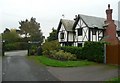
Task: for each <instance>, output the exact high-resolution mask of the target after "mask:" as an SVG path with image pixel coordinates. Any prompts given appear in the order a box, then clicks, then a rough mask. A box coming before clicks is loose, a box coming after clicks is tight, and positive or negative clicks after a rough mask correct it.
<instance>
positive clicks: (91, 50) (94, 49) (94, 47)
mask: <svg viewBox="0 0 120 83" xmlns="http://www.w3.org/2000/svg"><path fill="white" fill-rule="evenodd" d="M82 58H83V59H87V60H90V61H95V62H103V60H104V42H85V44H84V47H83V49H82Z"/></svg>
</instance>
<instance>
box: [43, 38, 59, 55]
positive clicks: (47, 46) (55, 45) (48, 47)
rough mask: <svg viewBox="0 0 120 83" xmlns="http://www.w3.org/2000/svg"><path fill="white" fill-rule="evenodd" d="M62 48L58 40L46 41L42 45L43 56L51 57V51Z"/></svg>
mask: <svg viewBox="0 0 120 83" xmlns="http://www.w3.org/2000/svg"><path fill="white" fill-rule="evenodd" d="M59 48H60V44H59V42H58V41H57V40H55V41H50V42H48V41H46V42H45V43H44V44H43V45H42V50H43V54H44V55H48V56H49V55H50V54H51V51H53V50H57V51H58V50H59Z"/></svg>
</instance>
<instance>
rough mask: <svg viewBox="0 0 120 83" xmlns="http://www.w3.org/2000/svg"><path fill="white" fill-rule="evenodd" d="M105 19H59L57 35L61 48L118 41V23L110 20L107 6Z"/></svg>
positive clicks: (81, 16) (77, 16)
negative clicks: (93, 42)
mask: <svg viewBox="0 0 120 83" xmlns="http://www.w3.org/2000/svg"><path fill="white" fill-rule="evenodd" d="M106 16H107V18H106V19H105V18H100V17H94V16H87V15H82V14H78V15H76V17H75V19H74V20H67V19H61V20H60V22H59V25H58V29H57V31H58V32H57V34H58V40H59V42H60V44H61V46H83V45H84V42H85V41H101V40H103V41H108V42H111V41H112V40H115V41H118V37H119V38H120V27H118V26H120V21H116V20H115V21H114V20H112V9H110V5H108V9H107V10H106Z"/></svg>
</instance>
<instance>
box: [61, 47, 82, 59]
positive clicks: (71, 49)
mask: <svg viewBox="0 0 120 83" xmlns="http://www.w3.org/2000/svg"><path fill="white" fill-rule="evenodd" d="M61 50H64V52H70V53H71V54H75V55H76V56H77V58H78V59H81V56H82V47H74V46H63V47H61Z"/></svg>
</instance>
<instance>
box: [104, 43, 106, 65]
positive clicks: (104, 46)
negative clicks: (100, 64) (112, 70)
mask: <svg viewBox="0 0 120 83" xmlns="http://www.w3.org/2000/svg"><path fill="white" fill-rule="evenodd" d="M104 64H106V44H104Z"/></svg>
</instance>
